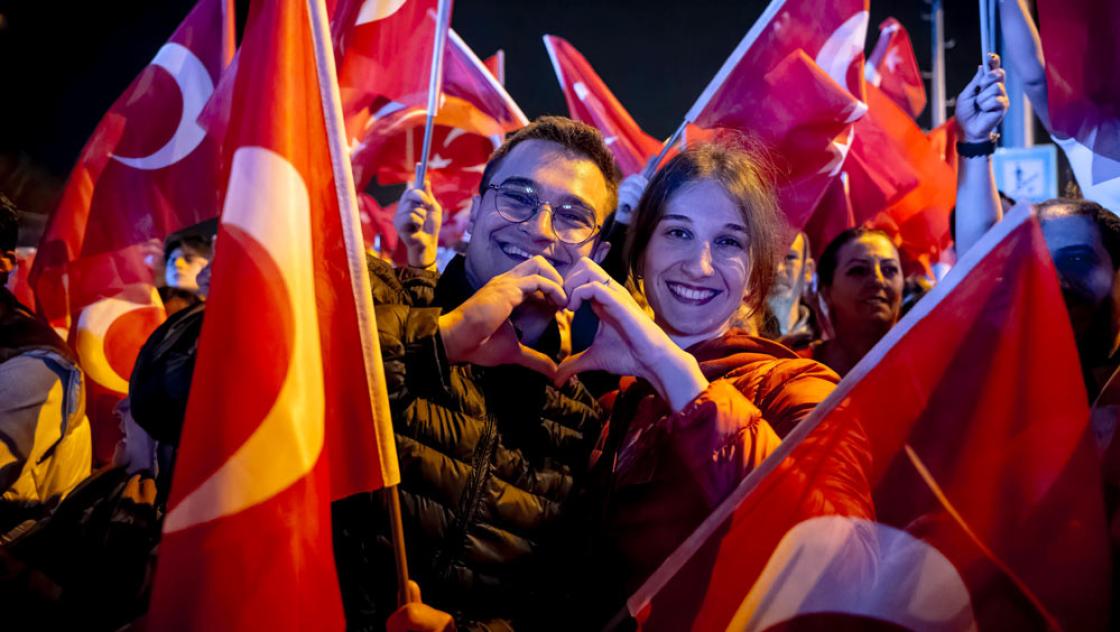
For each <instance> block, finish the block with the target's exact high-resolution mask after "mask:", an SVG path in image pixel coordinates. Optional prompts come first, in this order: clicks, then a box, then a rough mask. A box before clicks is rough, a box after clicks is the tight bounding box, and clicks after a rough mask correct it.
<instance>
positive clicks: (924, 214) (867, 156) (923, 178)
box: [845, 85, 957, 262]
mask: <svg viewBox="0 0 1120 632" xmlns="http://www.w3.org/2000/svg"><path fill="white" fill-rule="evenodd" d="M866 94H867V105H868V113H867V115H866V116H864V117H863V118H862V119H860V120H859V121H857V122H856V125H855V141H854V142H853V143H852V150H851V152H850V155H849V156H848V161H847V163H846V164H845V171H846V172H847V173H848V174H849V175H850V177H851V180H850V184H851V186H850V190H851V200H852V210H853V211H854V214H855V219H856V222H857V223H860V224H862V223H864V222H868V221H874V222H876V223H878V224H880V225H881V226H886V227H895V228H893V229H892V230H891V231H889V232H893V233H894V236H895V237H896V238H897V240H898V242H899V247H900V249H901V250H903V251H904V254H905V255H906V256H907V257H909V258H910V259H911V260H914V261H919V262H920V261H930V260H936V258H937V255H938V253H939V252H940V251H941V249H943V248H945V247H946V246H947V245H948V241H949V212H950V211H951V210H952V208H953V205H954V204H955V203H956V193H957V181H956V170H955V169H954V168H952V167H950V166H949V164H948V163H946V162H945V159H943V158H942V153H941V149H940V148H938V147H937V146H935V145H934V144H933V143H932V142H931V140H930V138H929V137H927V135H926V134H925V133H924V132H922V130H921V129H920V128H919V127H918V125H917V123H915V122H914V119H913V117H911V116H910V114H909V113H908V112H906V111H905V110H903V109H902V108H900V107H899V106H898V105H897V104H896V103H895V102H894V101H893V100H892V99H891V98H890V97H889V96H887V95H885V94H884V93H883V92H882V91H881V90H879V89H878V88H876V87H875V86H872V85H868V86H867V87H866Z"/></svg>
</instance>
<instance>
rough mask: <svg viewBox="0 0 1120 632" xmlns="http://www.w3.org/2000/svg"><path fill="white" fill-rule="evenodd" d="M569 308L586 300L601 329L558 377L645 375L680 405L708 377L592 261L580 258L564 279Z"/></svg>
mask: <svg viewBox="0 0 1120 632" xmlns="http://www.w3.org/2000/svg"><path fill="white" fill-rule="evenodd" d="M564 290H565V293H566V294H567V295H568V309H570V310H572V311H575V310H578V309H579V308H580V306H581V305H583V303H584V302H585V301H586V302H590V303H591V307H592V310H594V312H595V315H596V316H598V317H599V331H598V332H597V333H596V334H595V340H594V341H593V342H592V343H591V347H589V348H588V349H587V350H585V351H582V352H580V353H577V354H575V355H573V356H571V357H569V358H567V359H566V360H564V361H563V362H561V363H560V367H559V368H558V369H557V377H556V383H557V384H560V383H563V382H564V381H566V380H567V379H568V378H570V377H571V376H572V375H575V374H577V373H581V372H584V371H607V372H609V373H613V374H615V375H633V376H636V377H640V378H642V379H645V380H646V381H647V382H649V383H650V384H652V385H653V387H654V388H655V389H657V391H658V393H659V394H660V395H661V396H662V398H664V399H665V400H666V401H668V402H669V404H670V406H672V408H673V410H674V411H679V410H681V409H683V408H684V407H685V406H686V405H687V404H688V402H690V401H692V400H693V399H694V398H695V397H696V396H697V395H699V394H700V393H701V392H703V390H704V389H705V388H707V387H708V381H707V380H706V379H705V378H704V375H703V373H701V372H700V365H699V364H698V363H697V362H696V359H695V358H693V357H692V356H691V355H689V354H688V353H687V352H685V351H684V350H682V349H681V348H680V347H678V346H677V344H676V343H675V342H673V341H672V339H670V338H669V336H668V335H667V334H666V333H665V332H664V331H663V330H662V329H661V328H660V327H658V326H657V324H656V323H654V322H653V321H652V320H650V318H649V316H647V315H646V313H645V312H644V311H642V308H641V307H639V306H638V304H637V303H636V302H635V301H634V298H633V297H632V296H630V292H628V291H627V290H626V288H625V287H623V286H622V285H621V284H620V283H618V282H617V281H615V280H613V279H612V278H611V277H610V275H609V274H607V273H606V272H605V271H604V270H603V269H602V268H600V267H599V266H598V264H596V263H595V262H594V261H591V260H590V259H587V258H583V259H580V260H579V261H578V262H577V263H576V265H575V266H573V268H572V270H571V271H570V272H569V273H568V277H567V278H566V279H565V280H564Z"/></svg>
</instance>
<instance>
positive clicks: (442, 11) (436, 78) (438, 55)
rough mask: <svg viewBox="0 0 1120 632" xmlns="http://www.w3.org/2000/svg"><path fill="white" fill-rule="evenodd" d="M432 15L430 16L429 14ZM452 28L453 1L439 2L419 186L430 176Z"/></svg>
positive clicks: (417, 173)
mask: <svg viewBox="0 0 1120 632" xmlns="http://www.w3.org/2000/svg"><path fill="white" fill-rule="evenodd" d="M429 15H430V14H429ZM450 26H451V0H439V13H438V15H437V17H436V34H435V38H434V41H433V44H432V68H431V74H430V75H429V76H428V112H427V115H426V116H425V118H424V144H423V145H422V146H421V149H420V161H419V162H418V163H416V174H415V176H416V177H415V178H414V179H413V182H415V183H417V184H418V185H419V184H421V183H423V182H424V181H425V178H426V177H427V175H428V155H429V154H430V153H431V149H432V128H433V126H434V125H435V117H436V112H437V111H438V110H439V102H440V96H441V93H442V87H443V49H444V48H445V47H446V45H447V30H448V28H449V27H450Z"/></svg>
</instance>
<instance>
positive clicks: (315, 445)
mask: <svg viewBox="0 0 1120 632" xmlns="http://www.w3.org/2000/svg"><path fill="white" fill-rule="evenodd" d="M308 5H309V3H307V2H305V1H304V0H274V1H272V2H263V3H254V4H253V5H252V7H251V13H250V16H249V22H248V25H247V27H246V32H245V40H244V43H243V45H242V49H241V53H240V58H239V62H238V63H239V73H238V76H237V80H236V83H235V87H234V91H233V104H232V115H231V120H230V122H231V124H230V126H229V133H228V135H227V137H226V138H225V144H226V145H227V146H228V147H229V148H230V149H231V151H232V156H233V157H232V165H231V169H230V178H229V185H228V188H227V190H226V195H225V205H224V208H223V212H222V221H221V226H220V233H219V243H220V244H221V245H220V250H219V255H218V258H217V260H216V262H215V266H214V271H213V281H212V289H211V294H210V300H209V302H208V307H207V311H206V323H205V324H204V326H203V329H202V335H201V338H200V340H199V349H198V362H197V366H196V369H195V379H194V383H193V385H192V390H191V397H190V401H189V403H188V406H187V414H186V420H185V423H184V428H183V436H182V440H181V442H180V447H179V452H178V455H177V459H176V464H175V474H174V480H173V483H172V488H171V496H170V498H169V500H168V505H167V513H166V517H165V519H164V523H163V531H164V533H163V539H162V541H161V543H160V559H159V565H158V567H157V569H156V577H155V584H154V592H153V596H152V604H151V608H150V613H149V627H150V628H151V629H154V630H201V629H206V630H241V629H246V628H257V629H268V630H311V629H314V630H327V629H336V630H341V629H343V627H344V621H343V615H342V606H341V599H340V596H339V589H338V580H337V576H336V574H335V568H334V555H333V550H332V546H331V526H330V506H329V503H330V501H331V499H333V498H338V497H342V496H347V495H350V494H353V493H356V492H359V491H365V490H371V489H375V488H377V487H380V486H382V485H391V484H395V483H397V482H398V481H399V474H398V472H397V466H396V463H397V462H396V453H395V444H394V442H393V435H392V429H391V426H390V423H389V419H388V415H387V414H384V415H382V414H380V412H381V408H383V407H380V406H379V409H378V414H375V413H374V410H373V407H372V406H371V392H372V391H371V381H370V380H371V379H373V378H372V376H370V375H367V372H366V367H367V366H368V367H379V366H380V361H381V360H380V357H378V356H377V354H378V351H377V349H378V347H377V345H376V342H377V338H376V331H377V326H376V323H374V322H364V323H363V324H362V325H361V327H359V320H360V318H359V316H358V311H359V305H360V304H361V303H360V302H362V303H365V305H366V307H367V308H368V309H369V311H372V306H371V305H369V303H368V301H369V300H370V299H369V288H368V285H366V286H365V287H364V288H363V287H362V285H363V284H364V283H365V282H364V281H363V280H364V279H365V277H364V276H359V277H357V278H351V277H350V270H351V267H350V261H351V260H352V259H351V258H350V257H353V256H355V255H356V256H361V255H360V253H359V252H357V251H349V252H348V250H347V246H344V244H345V243H347V242H346V240H345V237H344V235H345V231H344V229H343V220H342V218H341V217H340V212H339V202H338V197H337V191H336V184H338V185H339V186H342V187H347V186H349V185H350V183H349V182H348V178H344V180H347V181H346V182H343V183H341V184H340V183H338V182H336V180H335V175H334V174H335V173H342V174H344V175H345V174H348V172H347V165H346V160H345V154H344V152H341V153H342V154H343V155H342V156H341V157H340V156H338V155H337V154H336V155H335V156H334V158H335V159H336V160H338V164H337V166H335V167H332V155H331V152H330V150H329V148H328V142H327V122H326V119H325V115H324V103H328V104H329V105H328V106H326V107H330V108H331V109H329V110H327V111H328V112H330V113H332V114H333V115H334V116H335V117H340V116H341V108H340V107H339V106H338V104H337V102H331V101H326V100H325V99H324V101H321V100H320V98H321V97H320V95H321V92H320V88H321V86H320V83H319V80H318V78H317V74H316V63H315V62H316V58H315V55H314V48H313V44H312V33H311V25H310V23H309V17H310V16H309V6H308ZM310 8H311V10H314V5H312V6H311V7H310ZM324 23H325V17H324ZM324 48H325V49H326V50H329V44H328V45H326V46H325V47H324ZM325 57H326V59H328V60H329V59H330V55H329V54H327V55H326V56H325ZM324 63H326V62H324ZM323 72H324V74H327V75H332V74H333V69H329V70H324V71H323ZM331 81H332V83H333V77H332V78H331ZM322 87H324V88H326V87H327V86H326V85H324V86H322ZM348 224H349V222H348ZM350 225H353V224H350ZM359 237H360V235H359ZM353 245H354V246H356V247H357V250H360V248H361V246H360V244H353ZM363 261H364V259H363ZM352 283H353V285H352ZM363 292H364V294H363ZM367 315H368V314H367ZM363 331H365V332H366V333H367V334H368V333H373V336H374V338H373V339H372V344H370V342H369V341H368V340H365V339H364V338H365V336H363V334H362V332H363ZM367 350H368V352H369V353H370V354H371V356H372V357H371V358H370V360H372V363H371V362H367V361H366V359H365V358H364V357H363V354H364V353H365V352H366V351H367ZM374 363H376V364H374ZM373 384H375V385H376V383H373ZM382 388H383V385H382ZM381 396H382V398H381V399H379V400H378V401H381V402H382V403H384V402H385V400H384V399H383V396H384V393H381ZM384 407H387V404H385V406H384Z"/></svg>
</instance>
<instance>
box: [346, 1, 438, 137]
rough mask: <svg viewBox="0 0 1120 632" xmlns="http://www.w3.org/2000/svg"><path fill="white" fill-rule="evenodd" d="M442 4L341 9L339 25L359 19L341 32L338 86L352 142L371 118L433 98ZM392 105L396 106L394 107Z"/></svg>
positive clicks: (371, 4)
mask: <svg viewBox="0 0 1120 632" xmlns="http://www.w3.org/2000/svg"><path fill="white" fill-rule="evenodd" d="M437 5H438V0H387V1H365V2H362V3H361V4H360V6H358V7H357V8H356V9H349V10H348V9H347V7H345V6H340V7H339V8H338V9H337V10H336V20H346V19H349V16H354V21H353V23H352V24H351V25H350V26H349V28H348V29H346V28H343V27H336V30H337V29H341V30H343V31H345V32H344V34H343V35H342V36H341V45H340V46H336V48H340V49H341V50H342V58H341V60H340V61H339V66H338V85H339V90H340V91H341V92H342V111H343V114H344V115H345V117H346V129H347V133H348V134H349V136H350V137H351V138H356V137H358V136H359V134H360V132H361V130H362V128H363V127H364V126H365V123H366V121H367V120H368V118H369V116H370V115H371V113H374V112H377V111H378V110H380V109H382V108H384V107H386V106H390V107H393V108H399V107H402V106H407V105H420V104H423V103H424V101H425V100H426V98H427V95H428V76H429V74H430V72H431V63H432V44H433V42H434V38H435V28H434V24H435V22H434V21H432V20H429V18H428V13H429V11H434V10H435V9H436V7H437ZM390 104H392V105H390Z"/></svg>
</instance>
